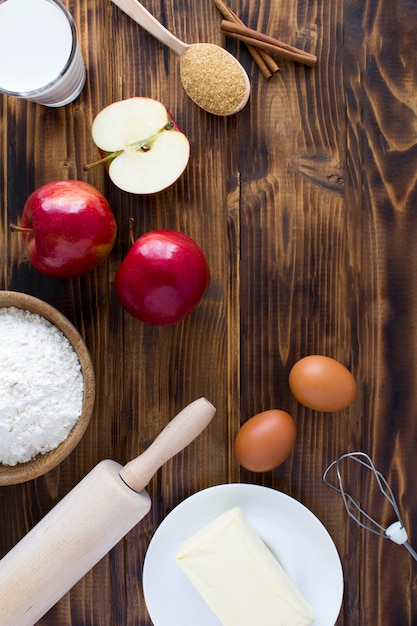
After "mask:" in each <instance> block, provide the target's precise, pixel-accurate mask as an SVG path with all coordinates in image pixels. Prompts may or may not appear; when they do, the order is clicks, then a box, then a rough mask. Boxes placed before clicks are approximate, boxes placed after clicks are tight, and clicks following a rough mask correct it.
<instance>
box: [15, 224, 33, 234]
mask: <svg viewBox="0 0 417 626" xmlns="http://www.w3.org/2000/svg"><path fill="white" fill-rule="evenodd" d="M10 230H11V231H12V232H14V233H15V232H18V233H33V229H32V228H23V226H17V225H16V224H10Z"/></svg>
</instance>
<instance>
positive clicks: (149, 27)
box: [112, 0, 188, 54]
mask: <svg viewBox="0 0 417 626" xmlns="http://www.w3.org/2000/svg"><path fill="white" fill-rule="evenodd" d="M112 2H113V3H114V4H115V5H116V6H118V7H119V9H122V11H124V12H125V13H126V14H127V15H128V16H129V17H131V18H132V20H134V21H135V22H136V23H137V24H140V26H142V28H144V29H145V30H146V31H147V32H148V33H150V34H151V35H153V36H154V37H155V38H156V39H158V40H159V41H161V42H162V43H163V44H165V45H166V46H168V48H171V50H173V51H174V52H176V53H177V54H182V53H183V52H184V50H185V49H186V48H188V44H186V43H184V42H183V41H181V40H180V39H178V37H175V35H173V34H172V33H170V32H169V30H167V29H166V28H165V26H163V25H162V24H161V22H158V20H157V19H156V18H155V17H154V16H153V15H152V14H151V13H149V11H148V10H147V9H145V7H144V6H143V5H142V4H141V3H140V2H139V1H138V0H112Z"/></svg>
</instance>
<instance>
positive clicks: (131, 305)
mask: <svg viewBox="0 0 417 626" xmlns="http://www.w3.org/2000/svg"><path fill="white" fill-rule="evenodd" d="M209 283H210V271H209V266H208V264H207V261H206V258H205V256H204V254H203V252H202V250H201V248H200V247H199V246H198V245H197V243H196V242H195V241H194V240H193V239H191V238H190V237H189V236H188V235H185V234H184V233H182V232H179V231H177V230H169V229H164V230H154V231H151V232H148V233H145V234H144V235H142V236H141V237H139V239H137V240H136V241H135V242H134V243H133V245H132V247H131V249H130V251H129V252H128V254H127V256H126V257H125V259H124V260H123V262H122V264H121V265H120V267H119V269H118V271H117V274H116V279H115V289H116V294H117V297H118V298H119V300H120V302H121V304H122V305H123V307H124V308H125V309H126V310H127V311H128V312H129V313H130V314H131V315H133V317H135V318H137V319H139V320H141V321H142V322H146V323H148V324H153V325H156V326H164V325H167V324H175V323H177V322H180V321H181V320H183V319H184V318H185V317H187V316H188V315H189V314H190V313H191V311H193V310H194V309H195V307H196V306H197V304H198V303H199V302H200V300H201V298H202V297H203V295H204V293H205V292H206V290H207V288H208V286H209Z"/></svg>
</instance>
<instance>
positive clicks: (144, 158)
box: [84, 97, 190, 195]
mask: <svg viewBox="0 0 417 626" xmlns="http://www.w3.org/2000/svg"><path fill="white" fill-rule="evenodd" d="M91 132H92V136H93V141H94V143H95V144H96V146H97V147H98V149H99V151H100V154H101V156H102V157H103V158H102V159H100V161H96V162H95V163H90V164H88V165H85V166H84V169H85V170H89V169H91V168H92V167H94V166H96V165H98V164H99V163H104V164H105V165H106V167H107V170H108V173H109V176H110V179H111V180H112V181H113V183H114V184H115V185H116V186H117V187H119V189H122V190H123V191H127V192H130V193H135V194H142V195H143V194H153V193H157V192H158V191H162V190H163V189H166V188H167V187H169V186H170V185H172V184H173V183H174V182H175V181H176V180H177V179H178V178H179V177H180V176H181V174H182V173H183V171H184V170H185V168H186V166H187V164H188V160H189V157H190V143H189V141H188V139H187V137H186V136H185V135H184V133H183V132H182V131H181V129H180V128H179V127H178V125H177V124H176V123H175V121H174V120H173V118H172V116H171V114H170V113H169V111H168V110H167V109H166V107H165V106H164V105H163V104H162V103H161V102H158V100H154V99H153V98H146V97H134V98H127V99H126V100H119V101H118V102H113V103H112V104H109V105H108V106H106V107H105V108H104V109H102V111H100V113H98V115H97V116H96V117H95V119H94V121H93V126H92V129H91Z"/></svg>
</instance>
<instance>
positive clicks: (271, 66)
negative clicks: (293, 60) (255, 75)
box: [214, 0, 279, 78]
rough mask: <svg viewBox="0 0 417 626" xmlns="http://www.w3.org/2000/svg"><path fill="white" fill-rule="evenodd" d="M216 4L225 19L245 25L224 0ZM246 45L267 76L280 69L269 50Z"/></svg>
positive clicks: (216, 1)
mask: <svg viewBox="0 0 417 626" xmlns="http://www.w3.org/2000/svg"><path fill="white" fill-rule="evenodd" d="M214 4H215V6H216V7H217V9H218V10H219V11H220V13H221V14H222V16H223V17H224V19H225V20H227V21H230V22H234V23H235V24H240V25H241V26H245V24H244V22H243V21H242V20H241V19H240V17H238V15H236V13H234V11H232V9H231V8H230V7H228V6H227V4H226V3H225V2H224V1H223V0H214ZM246 47H247V49H248V50H249V52H250V54H251V55H252V58H253V60H254V61H255V63H256V64H257V66H258V67H259V69H260V70H261V72H262V74H263V75H264V77H265V78H270V77H271V76H272V74H275V72H277V71H278V70H279V65H278V64H277V63H276V62H275V59H273V58H272V57H271V55H270V54H269V53H268V52H267V51H265V50H262V49H260V48H256V47H255V46H252V45H251V44H246Z"/></svg>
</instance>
